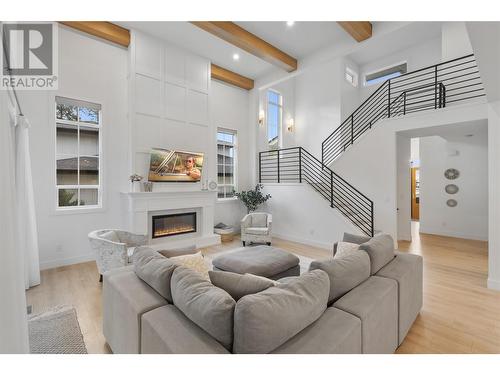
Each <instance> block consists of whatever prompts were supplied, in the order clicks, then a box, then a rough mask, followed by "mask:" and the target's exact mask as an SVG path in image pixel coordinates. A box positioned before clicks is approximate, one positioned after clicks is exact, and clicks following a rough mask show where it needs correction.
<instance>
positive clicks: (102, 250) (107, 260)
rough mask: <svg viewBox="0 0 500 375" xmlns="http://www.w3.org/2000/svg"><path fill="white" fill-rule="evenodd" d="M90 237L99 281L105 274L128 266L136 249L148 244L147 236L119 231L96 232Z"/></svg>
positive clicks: (102, 230)
mask: <svg viewBox="0 0 500 375" xmlns="http://www.w3.org/2000/svg"><path fill="white" fill-rule="evenodd" d="M88 237H89V242H90V247H91V248H92V249H93V250H94V251H95V258H96V263H97V269H98V271H99V275H100V278H99V281H102V275H103V273H104V272H106V271H109V270H111V269H113V268H118V267H124V266H126V265H128V264H129V263H130V258H131V257H132V254H133V252H134V250H135V248H136V247H137V246H142V245H145V244H146V243H147V236H144V235H141V234H133V233H130V232H126V231H123V230H117V229H101V230H96V231H93V232H90V233H89V236H88Z"/></svg>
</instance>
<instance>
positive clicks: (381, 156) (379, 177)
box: [331, 105, 486, 238]
mask: <svg viewBox="0 0 500 375" xmlns="http://www.w3.org/2000/svg"><path fill="white" fill-rule="evenodd" d="M484 118H486V109H485V106H484V105H465V106H455V107H450V108H446V109H442V110H440V111H439V112H437V111H433V112H427V113H419V114H414V115H408V116H405V117H404V118H391V119H384V120H382V121H380V122H378V123H377V125H376V126H375V127H374V128H372V130H371V131H370V132H368V133H366V134H365V135H364V136H363V137H361V138H360V139H359V141H358V142H357V143H355V144H354V146H352V147H350V148H349V149H348V150H347V151H346V152H344V154H343V155H342V156H341V157H340V158H339V159H337V160H336V161H335V162H334V163H333V164H332V165H331V168H332V169H333V170H334V171H335V172H337V173H338V174H340V175H341V176H342V177H344V178H345V179H346V180H347V181H349V182H350V183H351V184H353V185H354V186H356V187H357V188H358V189H359V190H360V191H361V192H362V193H363V194H365V195H366V196H368V198H370V199H371V200H373V202H374V209H375V215H374V216H375V230H381V231H383V232H386V233H389V234H391V235H392V236H393V238H398V235H397V233H398V217H397V214H396V212H397V207H398V199H397V197H398V182H397V170H398V166H397V160H398V157H397V148H396V145H397V142H396V140H397V138H396V136H397V134H398V133H399V132H405V131H407V132H408V133H407V134H404V135H405V136H406V137H417V136H419V135H418V133H414V134H411V133H410V132H409V131H410V130H412V131H414V130H415V129H424V128H432V127H437V126H444V125H449V124H455V123H460V122H466V121H473V120H479V119H484ZM407 158H408V159H409V150H408V156H407ZM407 181H408V186H409V178H408V180H407ZM407 213H408V216H407V219H406V220H407V221H408V222H409V220H410V216H409V211H408V212H407ZM400 215H401V216H402V214H400ZM400 220H403V218H402V217H401V218H400Z"/></svg>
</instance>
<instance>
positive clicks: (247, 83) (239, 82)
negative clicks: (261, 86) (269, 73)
mask: <svg viewBox="0 0 500 375" xmlns="http://www.w3.org/2000/svg"><path fill="white" fill-rule="evenodd" d="M211 78H212V79H216V80H218V81H222V82H225V83H229V84H230V85H233V86H237V87H240V88H242V89H245V90H251V89H253V85H254V83H253V79H250V78H247V77H244V76H242V75H240V74H238V73H234V72H232V71H230V70H227V69H224V68H222V67H220V66H218V65H215V64H211Z"/></svg>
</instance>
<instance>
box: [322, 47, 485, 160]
mask: <svg viewBox="0 0 500 375" xmlns="http://www.w3.org/2000/svg"><path fill="white" fill-rule="evenodd" d="M484 95H485V93H484V88H483V85H482V82H481V77H480V75H479V70H478V68H477V65H476V60H475V59H474V55H467V56H464V57H460V58H457V59H454V60H450V61H446V62H443V63H440V64H436V65H432V66H429V67H427V68H423V69H419V70H416V71H414V72H409V73H406V74H403V75H401V76H399V77H396V78H392V79H390V80H387V81H385V82H384V83H383V84H382V85H380V87H378V88H377V89H376V90H375V92H373V93H372V94H371V95H370V96H369V97H368V99H366V100H365V101H364V102H363V103H362V104H361V105H360V106H359V107H358V108H357V109H356V110H355V111H354V112H353V113H352V114H351V115H350V116H349V117H348V118H346V119H345V120H344V122H342V124H341V125H340V126H339V127H338V128H337V129H335V131H334V132H333V133H332V134H330V135H329V136H328V137H327V138H326V139H325V140H324V141H323V143H322V145H321V155H322V163H323V164H324V165H330V163H331V162H333V161H334V160H335V159H336V158H337V157H339V156H340V155H341V154H342V153H343V152H344V151H345V150H346V149H347V148H349V146H351V145H352V144H354V142H355V141H356V140H357V139H358V138H359V137H361V136H362V135H363V134H364V133H365V132H366V131H367V130H369V129H371V127H372V126H373V125H374V124H375V123H376V122H377V121H378V120H380V119H383V118H389V117H396V116H403V115H406V114H409V113H414V112H419V111H427V110H431V109H438V108H444V107H446V106H448V105H450V104H453V103H459V102H464V101H467V100H471V99H474V98H479V97H481V96H484Z"/></svg>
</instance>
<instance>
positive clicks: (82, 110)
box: [55, 97, 101, 210]
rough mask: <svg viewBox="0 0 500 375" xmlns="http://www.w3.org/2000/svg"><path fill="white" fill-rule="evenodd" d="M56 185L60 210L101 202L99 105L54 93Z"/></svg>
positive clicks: (88, 206) (98, 205) (95, 205)
mask: <svg viewBox="0 0 500 375" xmlns="http://www.w3.org/2000/svg"><path fill="white" fill-rule="evenodd" d="M55 107H56V108H55V112H56V113H55V124H56V189H57V208H58V209H60V210H67V209H77V208H90V207H100V206H101V171H100V156H101V134H100V130H101V106H100V105H99V104H95V103H89V102H84V101H81V100H74V99H68V98H63V97H56V103H55Z"/></svg>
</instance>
